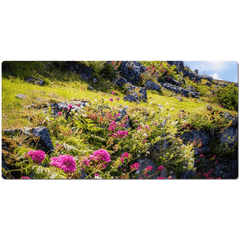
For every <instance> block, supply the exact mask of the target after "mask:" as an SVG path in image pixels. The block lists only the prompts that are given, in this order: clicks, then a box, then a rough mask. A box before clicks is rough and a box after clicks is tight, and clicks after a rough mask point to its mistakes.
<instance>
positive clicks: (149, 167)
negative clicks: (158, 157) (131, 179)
mask: <svg viewBox="0 0 240 240" xmlns="http://www.w3.org/2000/svg"><path fill="white" fill-rule="evenodd" d="M152 169H153V168H152V166H148V167H146V168H145V170H144V172H150V171H151V170H152Z"/></svg>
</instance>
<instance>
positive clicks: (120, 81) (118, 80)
mask: <svg viewBox="0 0 240 240" xmlns="http://www.w3.org/2000/svg"><path fill="white" fill-rule="evenodd" d="M113 82H114V83H115V84H116V85H118V86H119V87H122V86H123V85H124V84H127V83H128V81H127V80H126V79H125V78H123V77H119V78H116V79H114V80H113Z"/></svg>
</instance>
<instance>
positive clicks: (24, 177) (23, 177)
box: [20, 176, 31, 179]
mask: <svg viewBox="0 0 240 240" xmlns="http://www.w3.org/2000/svg"><path fill="white" fill-rule="evenodd" d="M20 179H31V178H30V177H26V176H22V177H21V178H20Z"/></svg>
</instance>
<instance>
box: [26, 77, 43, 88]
mask: <svg viewBox="0 0 240 240" xmlns="http://www.w3.org/2000/svg"><path fill="white" fill-rule="evenodd" d="M25 81H26V82H28V83H32V84H36V85H39V86H42V85H43V84H44V81H43V80H42V79H41V78H35V77H30V78H27V79H25Z"/></svg>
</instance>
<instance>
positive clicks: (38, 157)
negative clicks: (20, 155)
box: [27, 150, 46, 164]
mask: <svg viewBox="0 0 240 240" xmlns="http://www.w3.org/2000/svg"><path fill="white" fill-rule="evenodd" d="M27 155H29V156H30V157H31V158H32V160H33V161H34V162H35V163H37V164H40V163H41V162H42V161H43V160H44V159H45V157H46V155H45V152H43V151H41V150H35V151H33V150H30V151H29V152H28V153H27Z"/></svg>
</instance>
